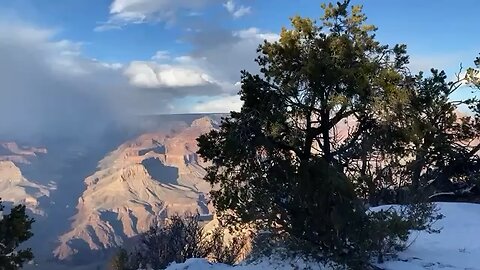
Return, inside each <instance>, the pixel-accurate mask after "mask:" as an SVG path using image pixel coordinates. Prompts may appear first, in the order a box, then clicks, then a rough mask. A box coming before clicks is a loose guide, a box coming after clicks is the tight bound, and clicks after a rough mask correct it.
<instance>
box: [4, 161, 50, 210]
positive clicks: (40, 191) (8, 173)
mask: <svg viewBox="0 0 480 270" xmlns="http://www.w3.org/2000/svg"><path fill="white" fill-rule="evenodd" d="M53 188H54V187H52V186H50V187H46V186H43V185H40V184H36V183H34V182H32V181H30V180H28V179H26V178H25V177H24V176H23V175H22V172H21V171H20V168H18V167H17V166H16V165H15V164H14V163H13V162H12V161H0V198H1V199H2V201H4V202H9V203H12V204H24V205H26V207H27V209H29V210H30V211H32V212H33V213H35V214H38V215H43V214H44V210H43V209H41V208H40V206H39V199H40V198H42V197H48V196H49V195H50V190H51V189H53Z"/></svg>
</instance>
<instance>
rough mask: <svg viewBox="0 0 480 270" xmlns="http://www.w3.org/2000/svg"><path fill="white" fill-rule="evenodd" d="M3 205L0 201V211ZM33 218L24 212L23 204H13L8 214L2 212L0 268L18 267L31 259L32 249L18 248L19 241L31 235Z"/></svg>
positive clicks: (0, 211)
mask: <svg viewBox="0 0 480 270" xmlns="http://www.w3.org/2000/svg"><path fill="white" fill-rule="evenodd" d="M4 208H5V207H4V206H3V204H2V202H1V201H0V213H3V210H4ZM33 222H34V220H33V219H32V218H29V217H28V216H27V215H26V213H25V206H24V205H17V206H14V207H13V208H12V209H11V210H10V213H9V214H3V215H2V218H1V220H0V269H1V270H15V269H20V268H21V267H22V266H23V264H24V263H25V262H27V261H29V260H32V259H33V253H32V251H31V250H30V249H29V248H27V249H22V250H18V247H19V245H20V244H21V243H23V242H25V241H27V240H28V239H29V238H30V237H32V236H33V233H32V232H31V229H32V224H33Z"/></svg>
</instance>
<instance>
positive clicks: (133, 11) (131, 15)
mask: <svg viewBox="0 0 480 270" xmlns="http://www.w3.org/2000/svg"><path fill="white" fill-rule="evenodd" d="M217 1H218V0H175V1H173V0H113V2H112V3H111V4H110V11H109V13H110V17H109V19H108V20H107V22H104V23H101V24H100V25H99V26H97V27H96V28H95V31H106V30H112V29H120V28H121V27H122V26H124V25H127V24H131V23H134V24H138V23H144V22H147V21H163V22H172V21H174V20H175V19H176V17H177V15H178V13H181V12H185V14H186V15H188V16H192V15H197V14H200V13H199V12H198V11H199V10H201V9H202V8H204V7H205V6H207V5H208V4H210V3H215V2H217Z"/></svg>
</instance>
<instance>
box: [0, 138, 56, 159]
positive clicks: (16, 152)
mask: <svg viewBox="0 0 480 270" xmlns="http://www.w3.org/2000/svg"><path fill="white" fill-rule="evenodd" d="M46 153H47V149H46V148H43V147H27V146H19V145H18V144H17V143H16V142H0V161H12V162H15V163H17V164H30V162H31V159H33V158H35V157H37V156H38V155H39V154H46Z"/></svg>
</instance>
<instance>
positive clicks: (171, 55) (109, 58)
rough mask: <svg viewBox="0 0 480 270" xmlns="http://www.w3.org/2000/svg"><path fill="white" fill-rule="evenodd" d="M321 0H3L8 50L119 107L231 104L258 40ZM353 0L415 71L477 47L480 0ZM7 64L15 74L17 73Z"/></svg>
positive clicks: (465, 57)
mask: <svg viewBox="0 0 480 270" xmlns="http://www.w3.org/2000/svg"><path fill="white" fill-rule="evenodd" d="M321 3H322V1H313V0H299V1H291V0H275V1H273V0H271V1H260V0H230V1H227V0H224V1H219V0H48V1H47V0H2V3H1V4H0V39H1V38H2V37H3V38H9V37H12V38H11V40H12V42H10V45H8V44H7V45H5V44H4V45H5V46H11V47H4V51H7V49H8V50H10V51H12V52H15V49H16V48H17V49H18V48H23V46H25V48H24V50H23V51H18V54H21V55H33V56H35V57H34V59H36V60H38V63H37V62H35V63H36V64H38V67H37V69H44V70H50V69H51V70H53V71H52V72H50V73H49V74H48V76H47V75H44V76H47V77H48V79H45V77H44V78H42V81H45V80H47V81H48V80H51V81H52V83H54V82H56V81H58V80H59V79H61V80H65V78H68V79H69V80H71V82H68V83H73V84H75V85H76V86H77V87H78V88H82V87H83V84H86V83H88V85H86V86H84V88H92V89H97V88H98V89H99V90H95V94H93V96H91V97H89V98H88V99H89V100H101V102H105V103H107V104H108V106H109V107H112V108H113V109H115V110H121V111H125V110H131V111H133V112H134V113H139V114H142V113H162V112H198V111H227V110H229V109H236V108H238V107H239V106H240V102H239V101H238V98H237V97H236V96H235V93H236V91H237V90H238V84H237V82H238V79H239V71H240V70H241V69H249V70H252V71H255V70H256V69H255V64H254V63H253V58H254V57H255V48H256V45H257V44H258V43H260V42H261V41H262V40H263V39H265V38H267V39H272V40H274V39H275V38H276V35H275V33H278V32H279V30H280V28H281V27H282V26H285V25H288V23H289V21H288V18H289V17H290V16H292V15H302V16H308V17H312V18H318V17H319V16H321V9H320V4H321ZM352 3H353V4H362V5H363V6H364V11H365V13H366V14H367V16H368V18H369V22H370V23H372V24H375V25H376V26H377V27H379V30H378V32H377V36H378V38H379V40H380V41H381V42H383V43H387V44H395V43H406V44H407V45H408V49H409V53H410V54H411V58H412V61H411V62H412V69H413V70H426V69H428V68H429V67H432V66H434V67H439V68H444V69H446V70H447V71H448V72H449V74H453V73H454V72H456V71H457V70H458V65H459V64H460V63H463V64H464V65H465V66H468V65H470V64H471V62H472V60H473V59H474V57H475V56H476V55H478V53H479V52H480V35H478V34H477V33H478V19H477V18H478V10H480V1H477V0H462V1H447V0H437V1H414V0H406V1H405V0H402V1H400V0H391V1H380V0H377V1H366V0H364V1H360V0H352ZM2 17H3V18H2ZM2 27H3V28H2ZM2 29H3V30H2ZM1 31H3V36H2V35H1V34H2V32H1ZM32 33H35V34H32ZM40 33H43V34H40ZM29 35H30V36H29ZM15 37H18V39H16V38H15ZM14 41H15V42H18V44H15V46H14V45H12V44H13V42H14ZM0 42H1V40H0ZM27 44H28V45H27ZM1 49H2V47H0V50H1ZM0 53H1V51H0ZM14 54H15V53H14ZM155 55H157V57H154V56H155ZM11 57H12V59H13V60H15V59H14V58H13V56H11ZM47 57H48V58H47ZM42 58H45V59H44V60H45V61H43V60H41V59H42ZM51 59H55V61H51ZM13 60H12V61H13ZM47 60H48V61H47ZM22 61H23V62H21V63H25V65H26V67H19V68H18V70H25V69H31V68H33V67H32V66H33V65H32V64H28V60H24V59H22ZM47 62H48V63H47ZM18 63H20V62H19V61H18V60H15V65H19V64H18ZM29 72H30V71H29ZM31 72H36V71H35V70H31ZM11 73H12V74H11V76H10V79H11V78H12V76H13V77H15V76H16V75H15V73H13V71H12V72H11ZM64 73H65V74H64ZM67 73H68V74H67ZM18 76H19V77H20V75H18ZM39 79H40V78H39ZM11 80H12V79H11ZM68 83H67V82H66V83H65V86H64V88H66V89H63V90H58V91H59V93H61V95H65V94H64V93H65V92H68V91H70V90H69V85H68ZM25 87H27V86H25ZM32 87H33V88H35V85H32ZM106 88H111V90H105V89H106ZM119 89H120V90H119ZM28 91H31V90H25V93H28ZM35 91H36V92H35V93H37V94H38V93H41V90H35ZM55 93H56V92H55ZM97 93H102V95H101V96H96V94H97ZM82 94H83V93H82ZM32 95H33V94H32ZM32 99H33V98H32ZM112 100H114V101H112ZM98 106H101V105H100V102H99V105H98ZM119 108H120V109H119Z"/></svg>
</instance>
